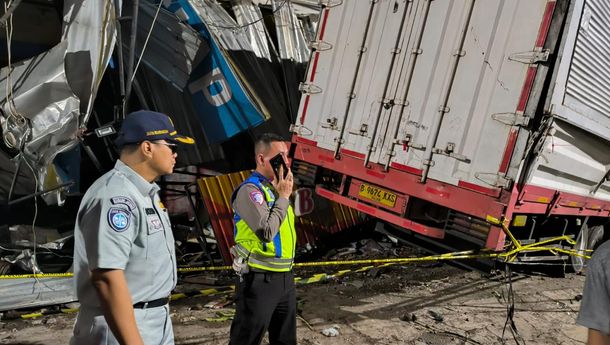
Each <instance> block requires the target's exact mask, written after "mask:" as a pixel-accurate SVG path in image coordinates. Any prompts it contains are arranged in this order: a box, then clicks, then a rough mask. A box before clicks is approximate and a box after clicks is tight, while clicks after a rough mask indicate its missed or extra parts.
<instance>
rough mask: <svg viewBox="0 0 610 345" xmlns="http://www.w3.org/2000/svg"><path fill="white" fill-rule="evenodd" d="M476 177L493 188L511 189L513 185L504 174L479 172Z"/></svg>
mask: <svg viewBox="0 0 610 345" xmlns="http://www.w3.org/2000/svg"><path fill="white" fill-rule="evenodd" d="M474 177H475V178H476V179H477V180H479V181H481V182H483V183H485V184H488V185H490V186H493V187H501V188H506V189H510V187H511V186H512V185H513V180H512V179H510V178H508V177H506V176H505V175H503V174H497V173H482V172H478V173H475V174H474Z"/></svg>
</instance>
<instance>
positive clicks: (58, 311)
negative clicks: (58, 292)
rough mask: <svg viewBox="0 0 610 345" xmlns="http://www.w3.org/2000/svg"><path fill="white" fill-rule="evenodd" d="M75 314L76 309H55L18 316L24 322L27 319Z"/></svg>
mask: <svg viewBox="0 0 610 345" xmlns="http://www.w3.org/2000/svg"><path fill="white" fill-rule="evenodd" d="M76 312H78V308H63V309H56V310H45V311H43V312H38V313H30V314H22V315H19V317H20V318H22V319H24V320H28V319H35V318H37V317H41V316H47V315H54V314H71V313H76Z"/></svg>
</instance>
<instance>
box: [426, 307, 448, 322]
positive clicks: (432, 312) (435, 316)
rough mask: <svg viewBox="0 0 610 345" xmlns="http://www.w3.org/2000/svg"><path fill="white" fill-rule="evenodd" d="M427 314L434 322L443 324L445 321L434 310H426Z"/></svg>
mask: <svg viewBox="0 0 610 345" xmlns="http://www.w3.org/2000/svg"><path fill="white" fill-rule="evenodd" d="M428 314H429V315H430V317H432V319H433V320H434V321H436V322H443V321H444V320H445V318H444V317H443V315H442V314H440V313H438V312H435V311H434V310H428Z"/></svg>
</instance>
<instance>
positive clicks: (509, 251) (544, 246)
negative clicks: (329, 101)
mask: <svg viewBox="0 0 610 345" xmlns="http://www.w3.org/2000/svg"><path fill="white" fill-rule="evenodd" d="M487 221H488V222H489V223H491V224H494V225H498V226H501V227H502V229H503V230H504V232H505V233H506V235H507V236H508V237H509V239H510V242H511V244H509V245H508V246H507V247H506V248H505V251H504V252H500V253H498V252H493V251H491V250H489V249H481V250H467V251H461V252H452V253H446V254H440V255H428V256H423V257H409V258H391V259H362V260H339V261H314V262H299V263H295V264H294V267H295V268H298V267H320V266H341V265H371V264H372V265H378V264H390V263H391V264H406V263H415V262H425V261H447V260H476V259H497V260H501V261H503V262H513V261H514V260H515V259H516V258H517V254H520V253H532V252H550V253H552V254H554V255H557V254H566V255H570V256H578V257H582V258H585V259H590V258H591V256H589V255H586V254H582V252H586V253H590V252H591V251H592V250H578V251H577V250H573V249H563V248H556V247H550V246H548V245H549V244H551V243H554V242H562V241H566V242H567V243H569V244H571V245H575V244H576V241H574V239H572V238H571V237H570V236H567V235H564V236H558V237H553V238H551V239H547V240H544V241H540V242H535V243H531V244H527V245H522V244H521V242H520V241H519V240H518V239H516V238H515V237H514V236H513V234H512V233H511V232H510V230H509V229H508V227H507V225H506V223H507V221H500V220H499V219H496V218H494V217H491V216H488V217H487ZM231 269H232V267H231V266H207V267H183V268H178V272H180V273H191V272H203V271H225V270H231ZM72 276H73V273H40V274H20V275H0V279H25V278H34V279H42V278H70V277H72Z"/></svg>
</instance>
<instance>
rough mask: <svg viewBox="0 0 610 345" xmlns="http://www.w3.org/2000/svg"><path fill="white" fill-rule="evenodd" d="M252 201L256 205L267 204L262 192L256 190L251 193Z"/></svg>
mask: <svg viewBox="0 0 610 345" xmlns="http://www.w3.org/2000/svg"><path fill="white" fill-rule="evenodd" d="M250 200H252V201H253V202H254V203H255V204H259V205H262V204H264V203H265V197H264V196H263V193H261V191H260V190H254V191H251V192H250Z"/></svg>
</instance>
